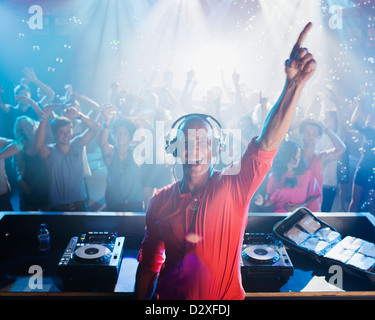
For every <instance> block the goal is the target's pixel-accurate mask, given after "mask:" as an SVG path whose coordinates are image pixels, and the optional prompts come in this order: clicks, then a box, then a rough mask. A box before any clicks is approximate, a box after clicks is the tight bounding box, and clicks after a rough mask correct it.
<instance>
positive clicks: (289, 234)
mask: <svg viewBox="0 0 375 320" xmlns="http://www.w3.org/2000/svg"><path fill="white" fill-rule="evenodd" d="M273 232H274V233H275V235H276V237H278V238H279V239H281V240H282V241H283V242H284V243H285V245H286V246H287V247H289V248H291V249H292V250H295V251H298V252H299V253H302V254H304V255H307V256H308V257H309V258H312V259H313V260H316V261H317V262H318V263H324V264H326V265H328V266H329V265H339V266H341V268H342V269H343V271H344V272H346V273H348V274H351V275H354V276H357V277H361V278H364V279H366V280H370V282H371V284H372V285H374V284H375V244H374V243H371V242H368V241H365V240H363V239H359V238H356V237H352V236H346V237H343V236H342V235H341V234H340V233H339V232H337V230H336V229H335V228H333V227H332V226H330V225H328V224H327V223H325V222H324V221H322V220H320V219H319V218H317V217H316V216H314V214H313V213H312V212H311V211H310V210H309V209H307V208H303V207H302V208H298V209H296V210H295V211H293V212H292V214H291V215H289V216H288V217H287V218H285V219H284V220H282V221H280V222H278V223H277V224H275V226H274V228H273Z"/></svg>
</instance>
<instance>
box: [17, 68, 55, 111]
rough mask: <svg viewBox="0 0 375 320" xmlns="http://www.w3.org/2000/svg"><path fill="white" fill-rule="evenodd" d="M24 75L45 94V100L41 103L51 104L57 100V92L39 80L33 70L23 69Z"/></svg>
mask: <svg viewBox="0 0 375 320" xmlns="http://www.w3.org/2000/svg"><path fill="white" fill-rule="evenodd" d="M23 73H24V74H25V76H26V77H27V79H28V80H29V81H30V82H32V83H34V84H35V85H36V86H37V87H39V88H40V90H41V91H42V92H43V93H44V94H45V98H42V100H41V101H40V103H43V104H48V103H51V102H52V101H53V99H54V98H55V91H53V90H52V89H51V88H50V87H49V86H47V85H46V84H44V83H43V82H42V81H40V80H39V79H38V78H37V76H36V75H35V72H34V69H33V68H25V69H23Z"/></svg>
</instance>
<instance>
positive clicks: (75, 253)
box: [57, 232, 125, 291]
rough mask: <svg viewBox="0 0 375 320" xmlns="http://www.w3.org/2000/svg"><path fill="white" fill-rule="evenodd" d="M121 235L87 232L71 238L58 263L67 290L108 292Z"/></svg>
mask: <svg viewBox="0 0 375 320" xmlns="http://www.w3.org/2000/svg"><path fill="white" fill-rule="evenodd" d="M124 242H125V237H117V233H114V232H87V233H82V234H81V235H80V236H76V237H72V238H71V239H70V242H69V244H68V246H67V247H66V249H65V252H64V254H63V256H62V257H61V259H60V262H59V264H58V268H57V271H58V274H59V276H60V278H61V279H62V283H63V286H64V288H65V289H66V290H69V291H98V290H99V291H112V290H113V289H114V286H115V285H116V282H117V277H118V274H119V271H120V267H121V262H122V252H123V247H124Z"/></svg>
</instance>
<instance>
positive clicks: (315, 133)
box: [303, 125, 319, 146]
mask: <svg viewBox="0 0 375 320" xmlns="http://www.w3.org/2000/svg"><path fill="white" fill-rule="evenodd" d="M318 138H319V129H318V128H317V127H316V126H314V125H313V126H310V125H308V126H306V128H305V130H304V133H303V141H304V143H305V144H306V145H307V146H315V144H316V142H317V141H318Z"/></svg>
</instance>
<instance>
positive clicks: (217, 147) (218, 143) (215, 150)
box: [165, 113, 225, 158]
mask: <svg viewBox="0 0 375 320" xmlns="http://www.w3.org/2000/svg"><path fill="white" fill-rule="evenodd" d="M191 117H199V118H201V119H202V120H204V121H205V122H206V123H208V124H209V126H210V127H211V129H212V131H213V133H214V137H213V140H212V157H213V158H217V157H218V156H219V154H220V152H221V150H222V148H223V146H224V140H225V137H224V134H223V132H222V126H221V124H220V122H219V121H218V120H216V119H215V118H214V117H213V116H210V115H208V114H204V113H189V114H186V115H184V116H182V117H180V118H178V119H177V120H176V121H175V122H174V123H173V124H172V126H171V128H170V129H169V132H168V133H167V135H166V136H165V151H166V153H167V154H172V155H173V156H174V157H175V158H177V154H178V143H177V133H178V130H179V129H180V128H181V126H182V124H183V123H184V121H185V120H186V119H188V118H191ZM210 120H211V121H213V123H215V124H216V125H217V127H218V130H215V128H214V126H213V124H212V123H211V122H210ZM177 125H178V127H177V132H176V136H175V137H174V138H173V139H171V132H172V130H173V129H174V128H175V127H176V126H177ZM217 131H219V132H220V133H219V134H218V135H216V136H215V132H217Z"/></svg>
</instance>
